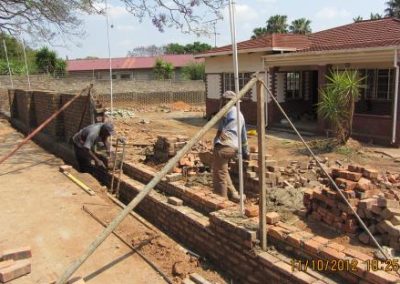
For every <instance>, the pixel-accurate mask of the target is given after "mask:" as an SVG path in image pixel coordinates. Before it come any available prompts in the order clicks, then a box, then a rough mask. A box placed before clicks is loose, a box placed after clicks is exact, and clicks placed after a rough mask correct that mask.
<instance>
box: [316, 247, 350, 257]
mask: <svg viewBox="0 0 400 284" xmlns="http://www.w3.org/2000/svg"><path fill="white" fill-rule="evenodd" d="M319 254H320V255H322V256H323V257H325V258H327V259H344V258H345V257H346V255H345V254H344V253H342V252H339V251H337V250H335V249H333V248H329V247H325V248H322V249H321V251H320V253H319Z"/></svg>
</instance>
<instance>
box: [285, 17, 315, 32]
mask: <svg viewBox="0 0 400 284" xmlns="http://www.w3.org/2000/svg"><path fill="white" fill-rule="evenodd" d="M310 25H311V21H310V20H308V19H306V18H300V19H297V20H294V21H292V24H291V25H290V27H289V30H290V32H291V33H294V34H301V35H305V34H309V33H311V26H310Z"/></svg>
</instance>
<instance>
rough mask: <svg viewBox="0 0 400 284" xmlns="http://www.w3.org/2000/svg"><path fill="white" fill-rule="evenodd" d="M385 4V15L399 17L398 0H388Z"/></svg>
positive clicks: (399, 0)
mask: <svg viewBox="0 0 400 284" xmlns="http://www.w3.org/2000/svg"><path fill="white" fill-rule="evenodd" d="M386 6H387V8H386V9H385V15H386V16H387V17H396V18H400V0H389V1H387V2H386Z"/></svg>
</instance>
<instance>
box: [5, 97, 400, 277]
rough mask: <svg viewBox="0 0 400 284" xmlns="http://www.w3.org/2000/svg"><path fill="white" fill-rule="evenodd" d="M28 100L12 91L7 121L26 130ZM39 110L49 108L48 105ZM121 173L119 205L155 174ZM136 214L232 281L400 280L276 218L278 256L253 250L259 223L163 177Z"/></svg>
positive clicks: (57, 146)
mask: <svg viewBox="0 0 400 284" xmlns="http://www.w3.org/2000/svg"><path fill="white" fill-rule="evenodd" d="M62 95H64V94H62ZM32 96H33V97H35V91H32V92H21V91H17V90H16V91H15V92H14V91H10V98H12V100H11V101H12V106H11V107H12V110H13V111H12V112H11V113H12V117H11V121H12V123H13V125H14V126H16V127H17V128H25V129H28V131H29V129H30V128H31V127H32V123H36V122H35V120H36V119H37V116H34V115H35V113H36V112H38V111H43V110H41V109H37V108H36V109H35V108H34V105H35V104H34V103H32V101H33V102H34V101H35V100H34V99H33V100H32ZM51 96H52V95H51V94H49V97H51ZM69 96H72V95H69ZM53 99H55V96H53ZM61 100H62V99H61ZM55 101H57V99H55ZM37 106H41V107H46V108H48V107H49V105H48V104H47V103H46V104H37ZM51 107H54V105H51ZM82 108H83V105H77V106H76V109H75V110H74V111H77V112H79V111H78V110H82ZM32 110H33V111H32ZM21 111H26V113H21ZM49 113H50V111H49ZM80 113H81V112H80ZM32 116H34V117H32ZM45 116H46V115H45V114H44V115H43V117H41V119H43V118H44V117H45ZM21 118H22V119H21ZM24 123H25V124H24ZM75 126H76V125H75ZM65 127H66V126H65V125H64V128H65ZM53 134H54V132H53ZM35 141H36V142H38V143H39V144H40V145H42V146H43V147H44V148H46V149H48V150H50V151H51V152H53V153H55V154H56V155H57V156H61V157H62V158H63V159H65V160H67V161H70V162H71V160H72V159H73V156H71V151H72V150H71V148H70V147H68V145H67V144H66V140H65V138H64V139H63V140H57V136H56V137H54V136H51V132H47V133H46V132H42V133H40V134H39V135H38V136H36V138H35ZM56 141H58V142H56ZM124 170H125V174H127V175H125V174H124V175H123V177H122V178H121V191H120V197H121V199H122V200H123V201H124V202H129V201H130V200H132V198H134V197H135V196H136V195H137V194H138V193H139V192H140V190H141V189H142V188H143V187H144V184H143V183H147V182H149V181H150V180H151V179H152V178H153V177H154V175H155V174H156V172H155V171H154V170H153V169H152V168H150V167H148V166H145V165H137V164H131V163H126V164H125V165H124ZM94 175H95V176H96V177H97V179H99V180H101V181H102V182H103V183H105V184H106V185H109V183H110V180H111V174H109V173H106V172H95V173H94ZM132 178H133V179H132ZM134 179H135V180H137V181H135V180H134ZM168 196H179V197H180V198H182V200H184V203H183V205H182V206H176V205H172V204H170V203H168ZM187 205H189V206H187ZM137 211H138V212H139V213H140V214H141V215H142V216H144V217H145V218H146V219H147V220H149V221H150V222H152V223H153V224H155V225H156V226H158V227H159V228H160V229H162V230H163V231H164V232H166V233H167V234H169V235H170V236H172V237H173V238H175V239H176V240H178V241H180V242H181V243H183V244H184V245H186V246H187V247H188V248H190V249H192V250H193V251H195V252H198V253H199V254H200V255H201V256H202V257H206V258H207V259H209V260H210V261H211V262H212V263H214V264H215V265H216V266H218V267H220V268H221V269H223V270H224V271H225V272H226V273H227V274H228V275H230V276H231V277H232V279H234V280H235V282H237V283H254V284H256V283H266V282H271V283H332V282H338V283H365V284H367V283H376V284H382V283H396V282H397V281H398V280H399V278H398V277H396V276H395V275H393V274H391V273H388V272H385V271H367V269H366V264H365V261H366V260H368V259H371V258H370V257H369V256H368V255H365V254H363V253H360V252H358V251H355V250H352V249H349V248H345V247H344V246H342V245H340V244H338V243H335V242H334V241H330V240H328V239H325V238H323V237H320V236H317V235H314V234H312V233H309V232H305V231H301V230H300V229H299V228H296V227H293V226H290V225H287V224H285V223H282V222H279V221H273V222H272V221H271V222H270V223H269V225H268V228H267V230H268V241H269V243H270V244H273V245H274V246H275V248H276V249H277V251H275V252H270V251H269V252H262V251H260V249H259V247H258V242H259V241H258V238H257V227H258V224H257V223H258V221H257V218H243V217H241V216H238V211H239V209H238V207H237V205H236V204H232V203H231V202H229V201H222V200H219V199H218V198H216V197H215V195H214V194H213V193H212V192H210V191H209V190H208V192H207V190H206V189H201V188H196V189H194V188H187V187H184V186H182V185H179V184H176V183H171V182H167V180H164V181H162V182H161V183H160V184H159V185H158V186H157V188H156V190H153V191H152V192H151V193H150V195H149V196H147V197H146V198H145V199H144V200H143V201H142V202H141V203H140V204H139V205H138V207H137ZM291 259H302V260H303V261H305V260H307V259H309V260H341V261H348V260H356V261H357V262H358V264H357V270H356V271H337V272H336V273H335V274H334V275H332V274H330V273H325V272H324V273H322V274H321V273H318V272H316V271H313V270H312V269H308V270H307V271H297V270H295V271H293V270H292V266H291ZM267 279H268V280H267Z"/></svg>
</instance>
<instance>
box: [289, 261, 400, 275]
mask: <svg viewBox="0 0 400 284" xmlns="http://www.w3.org/2000/svg"><path fill="white" fill-rule="evenodd" d="M360 263H364V264H365V265H364V267H365V269H366V270H367V271H379V270H382V271H387V272H389V271H396V272H397V271H398V270H399V269H400V263H399V260H398V259H388V260H382V261H381V260H378V259H369V260H366V261H360ZM290 264H291V266H292V271H293V272H295V271H303V272H306V271H307V270H308V269H310V270H313V271H319V272H324V271H326V272H340V271H348V272H357V270H358V264H359V260H357V259H344V260H343V259H332V260H323V259H312V260H299V259H292V260H291V261H290Z"/></svg>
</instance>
